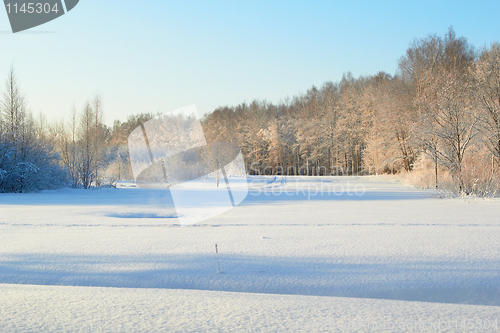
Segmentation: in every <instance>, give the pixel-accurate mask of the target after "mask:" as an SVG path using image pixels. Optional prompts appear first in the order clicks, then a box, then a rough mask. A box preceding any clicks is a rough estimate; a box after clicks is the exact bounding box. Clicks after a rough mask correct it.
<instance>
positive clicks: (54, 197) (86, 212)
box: [0, 177, 500, 331]
mask: <svg viewBox="0 0 500 333" xmlns="http://www.w3.org/2000/svg"><path fill="white" fill-rule="evenodd" d="M240 182H241V181H240ZM232 183H238V181H237V180H233V182H232ZM122 186H123V187H121V188H118V189H96V190H71V189H63V190H57V191H44V192H41V193H29V194H0V314H1V315H0V331H40V330H44V331H61V330H62V331H74V330H80V329H81V330H84V331H106V330H111V331H150V330H153V331H161V330H169V331H212V330H213V331H285V330H292V331H330V330H336V329H337V330H338V331H373V330H387V331H412V330H413V331H422V330H424V331H425V330H429V331H436V330H437V329H436V327H435V325H438V324H439V325H441V326H440V328H439V330H442V331H446V330H448V331H463V330H464V328H470V329H471V330H472V331H481V329H482V326H484V325H486V324H487V323H490V324H491V323H493V324H494V323H495V320H496V322H497V327H498V326H499V325H500V323H498V321H500V318H499V317H500V246H499V244H500V222H499V218H498V216H499V213H500V200H497V199H492V200H489V199H488V200H467V199H440V198H438V197H437V193H436V192H434V191H422V190H416V189H414V188H411V187H408V186H403V185H401V184H400V183H399V182H397V181H395V180H393V179H391V178H387V177H250V179H249V194H248V196H247V198H246V199H245V200H244V201H243V203H242V204H240V205H239V206H237V207H235V208H233V209H231V210H229V211H227V212H225V213H223V214H222V215H219V216H217V217H214V218H211V219H208V220H205V221H203V222H201V223H198V224H194V225H190V226H181V225H180V223H179V220H178V219H177V212H176V210H175V208H174V206H173V203H172V199H171V196H170V195H169V192H168V190H160V189H158V190H154V189H141V188H134V187H131V186H130V184H122ZM204 186H206V184H205V185H200V187H204ZM178 190H183V188H182V187H179V189H178ZM185 190H186V191H191V192H192V191H193V187H192V184H190V187H187V188H185ZM232 190H233V191H239V190H240V191H244V190H245V187H244V186H243V184H241V186H235V187H234V189H233V188H232ZM186 193H190V192H186ZM215 243H217V244H218V249H219V259H220V265H221V271H222V273H221V274H218V273H217V258H216V256H215ZM465 320H467V321H465ZM471 320H473V321H474V324H472V322H471ZM444 322H446V325H448V326H446V327H445V324H444ZM455 324H456V325H460V324H465V325H469V326H468V327H462V329H461V328H460V327H455V328H454V326H453V325H455ZM480 324H481V327H480ZM339 325H344V326H339ZM345 325H351V326H345ZM353 325H354V326H353ZM355 325H358V326H359V325H360V326H359V327H358V326H355ZM363 325H365V326H363ZM366 325H372V326H366ZM373 325H376V326H373ZM384 325H385V326H384ZM387 325H393V326H387ZM394 325H396V326H394ZM397 325H399V326H400V327H399V328H398V326H397ZM401 325H403V326H404V329H403V326H401ZM411 325H420V326H415V327H413V326H411ZM432 325H434V328H433V327H432ZM490 328H491V327H490ZM493 329H496V330H499V328H495V327H493Z"/></svg>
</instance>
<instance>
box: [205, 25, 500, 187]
mask: <svg viewBox="0 0 500 333" xmlns="http://www.w3.org/2000/svg"><path fill="white" fill-rule="evenodd" d="M204 129H205V133H206V136H207V139H208V141H222V142H234V143H237V144H238V145H240V147H241V148H242V151H243V155H244V156H245V161H246V163H247V170H249V172H250V173H253V174H284V175H360V174H380V173H400V172H407V173H410V172H412V173H413V175H415V177H414V178H415V179H413V182H414V183H415V184H416V185H421V186H424V187H430V186H436V187H437V186H439V187H447V188H448V189H451V190H453V191H455V192H457V193H463V194H471V193H475V194H479V195H494V194H495V193H496V192H495V191H497V189H498V183H499V182H498V174H499V166H500V45H499V44H498V43H493V44H491V46H489V47H487V48H484V49H482V50H480V51H478V52H476V51H475V50H474V48H473V46H472V45H470V44H469V43H468V42H467V40H466V39H465V38H464V37H457V36H456V35H455V33H454V31H453V29H451V28H450V29H449V31H448V32H447V34H446V35H445V36H443V37H440V36H436V35H431V36H428V37H426V38H422V39H417V40H415V41H414V42H413V43H412V44H411V45H410V47H409V48H408V50H407V51H406V54H405V55H404V56H402V57H401V59H400V60H399V62H398V72H397V73H396V75H394V76H392V75H389V74H387V73H384V72H380V73H378V74H377V75H374V76H370V77H359V78H354V77H353V76H352V75H351V74H349V73H348V74H345V75H344V76H343V78H342V80H341V81H340V82H338V83H332V82H327V83H325V84H324V85H323V86H322V87H321V88H319V89H318V88H316V87H314V86H313V87H312V88H311V89H309V90H308V91H307V92H306V93H305V94H301V95H298V96H294V97H293V98H291V99H288V100H285V101H284V102H281V103H278V104H273V103H267V102H258V101H254V102H252V103H249V104H246V103H243V104H240V105H237V106H233V107H221V108H218V109H217V110H215V111H214V112H212V113H211V114H209V115H208V116H207V117H206V119H204ZM417 175H418V177H417Z"/></svg>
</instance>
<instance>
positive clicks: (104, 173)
mask: <svg viewBox="0 0 500 333" xmlns="http://www.w3.org/2000/svg"><path fill="white" fill-rule="evenodd" d="M0 107H1V109H0V111H1V112H0V193H1V192H28V191H36V190H42V189H54V188H58V187H62V186H72V187H75V188H89V187H93V186H101V185H112V184H113V183H114V182H116V181H117V180H119V179H133V176H132V171H131V167H130V162H129V156H128V150H127V137H128V134H129V133H130V132H131V131H132V130H133V129H134V128H136V127H137V126H139V125H140V124H141V123H143V122H144V121H147V120H149V119H151V118H152V117H153V115H152V114H140V115H137V116H130V117H129V118H128V120H127V121H126V122H124V123H121V122H120V121H115V123H114V126H113V127H112V128H108V127H107V126H106V125H105V124H104V123H103V117H104V112H103V103H102V100H101V97H100V96H99V95H95V96H94V97H93V99H91V100H89V101H88V102H86V103H85V105H84V107H83V108H82V109H81V110H80V111H77V109H76V108H75V107H73V109H72V111H71V113H70V119H69V121H68V120H66V121H65V120H64V119H61V120H59V121H55V122H51V123H48V122H47V120H46V119H45V117H44V116H43V115H40V116H39V117H35V116H34V115H33V114H32V112H31V111H30V110H29V109H28V108H27V103H26V100H25V98H24V95H23V94H22V92H21V90H20V88H19V86H18V83H17V78H16V75H15V71H14V68H13V67H11V69H10V71H9V75H8V78H7V81H6V85H5V89H4V92H3V98H2V101H1V104H0Z"/></svg>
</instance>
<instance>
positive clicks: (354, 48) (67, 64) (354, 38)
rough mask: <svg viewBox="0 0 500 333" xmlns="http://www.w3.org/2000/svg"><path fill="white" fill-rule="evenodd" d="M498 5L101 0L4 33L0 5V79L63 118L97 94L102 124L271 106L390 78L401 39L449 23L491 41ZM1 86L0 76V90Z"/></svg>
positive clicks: (472, 37)
mask: <svg viewBox="0 0 500 333" xmlns="http://www.w3.org/2000/svg"><path fill="white" fill-rule="evenodd" d="M499 13H500V1H493V0H492V1H476V2H475V3H473V2H472V1H402V0H400V1H250V0H248V1H208V0H206V1H181V0H178V1H153V0H149V1H148V0H146V1H127V0H122V1H105V0H101V1H98V0H80V3H79V4H78V6H76V7H75V8H74V9H73V10H72V11H70V12H69V13H67V14H66V15H64V16H62V17H60V18H58V19H56V20H54V21H52V22H49V23H46V24H44V25H41V26H39V27H35V28H33V29H31V30H28V31H27V32H25V33H17V34H11V33H7V32H8V31H10V25H9V22H8V18H7V14H6V12H5V11H4V10H3V9H2V10H0V32H2V33H0V40H1V42H0V45H1V48H0V81H2V82H3V81H5V78H6V75H7V72H8V70H9V67H10V65H11V63H14V66H15V68H16V71H17V74H18V79H19V83H20V86H21V88H22V90H23V92H24V93H25V95H26V97H27V101H28V106H29V107H30V108H31V109H32V111H33V112H34V113H36V114H37V113H39V112H40V111H41V112H43V113H44V114H45V115H47V117H48V118H49V119H53V118H58V119H60V118H62V117H65V118H66V119H68V118H69V117H68V115H69V112H70V110H71V107H72V106H73V104H74V105H75V106H76V107H77V109H78V110H80V109H81V108H82V106H83V104H84V102H85V101H86V100H87V99H89V98H91V97H92V95H93V94H94V93H95V92H99V93H100V94H101V96H102V99H103V101H104V107H105V108H104V111H105V117H106V123H107V124H108V125H110V124H112V122H113V120H114V119H120V120H122V121H124V120H125V119H126V117H127V116H128V115H130V114H136V113H141V112H158V111H169V110H173V109H176V108H179V107H182V106H186V105H190V104H196V106H197V108H198V111H199V112H201V113H205V112H210V111H213V110H214V109H215V108H216V107H218V106H221V105H236V104H238V103H241V102H244V101H246V102H250V101H252V100H253V99H261V100H262V99H266V100H269V101H272V102H279V101H280V99H284V98H285V97H287V96H293V95H295V94H299V93H303V92H305V91H306V90H307V89H309V88H310V87H311V86H312V85H316V86H318V87H319V86H321V85H322V84H323V83H324V82H325V81H329V80H330V81H334V82H336V81H339V80H340V79H341V77H342V74H343V73H345V72H348V71H351V72H352V73H353V75H354V76H356V77H357V76H359V75H372V74H376V73H377V72H378V71H381V70H382V71H386V72H388V73H390V74H394V73H395V71H396V68H397V61H398V59H399V57H401V56H402V55H404V53H405V51H406V49H407V48H408V45H409V44H410V42H411V41H412V40H413V39H415V38H421V37H425V36H427V35H429V34H438V35H444V34H445V33H446V31H447V30H448V27H449V26H453V28H454V29H455V32H456V33H457V35H458V36H464V37H466V38H467V39H468V40H469V42H470V43H471V44H473V45H474V46H475V47H481V46H485V45H489V44H490V43H491V42H493V41H499V40H500V37H499V34H500V23H499V22H500V20H499V19H498V14H499ZM0 87H1V89H2V91H3V84H2V85H1V86H0Z"/></svg>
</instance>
